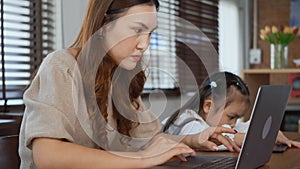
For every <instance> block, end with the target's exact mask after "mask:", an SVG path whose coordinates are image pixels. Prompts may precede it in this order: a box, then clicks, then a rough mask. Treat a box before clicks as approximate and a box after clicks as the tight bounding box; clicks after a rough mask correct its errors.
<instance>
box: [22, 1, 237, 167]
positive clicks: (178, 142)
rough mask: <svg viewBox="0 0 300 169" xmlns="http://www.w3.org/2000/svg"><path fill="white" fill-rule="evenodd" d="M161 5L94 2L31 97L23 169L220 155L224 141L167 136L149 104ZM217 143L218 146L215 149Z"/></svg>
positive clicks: (47, 63)
mask: <svg viewBox="0 0 300 169" xmlns="http://www.w3.org/2000/svg"><path fill="white" fill-rule="evenodd" d="M158 7H159V4H158V1H157V0H90V1H89V4H88V9H87V13H86V16H85V18H84V21H83V25H82V28H81V31H80V33H79V35H78V37H77V39H76V40H75V42H74V43H73V44H72V45H71V46H70V48H68V49H64V50H58V51H55V52H53V53H51V54H49V55H48V56H47V57H46V58H45V59H44V61H43V63H42V64H41V66H40V68H39V70H38V72H37V74H36V76H35V77H34V79H33V81H32V83H31V85H30V87H29V88H28V89H27V90H26V92H25V93H24V102H25V106H26V110H25V112H24V116H23V121H22V126H21V130H20V145H19V154H20V157H21V168H24V169H25V168H26V169H28V168H51V169H55V168H63V169H66V168H148V167H151V166H154V165H158V164H162V163H164V162H166V161H167V160H169V159H170V158H172V157H173V156H178V157H179V158H180V159H182V160H186V159H185V158H184V157H183V156H182V154H190V155H195V152H194V151H193V150H192V149H191V148H200V149H209V150H215V149H216V146H217V144H219V143H222V144H225V145H226V146H227V147H228V149H230V150H231V151H234V149H236V150H237V151H238V150H239V148H238V147H237V146H235V145H234V144H232V142H231V141H230V140H229V139H227V138H226V137H224V136H222V133H224V132H226V133H235V131H234V130H232V129H226V128H222V127H216V128H209V129H207V130H205V131H203V132H202V134H201V133H198V134H193V135H188V136H185V137H180V136H171V135H167V134H159V131H160V130H161V125H160V122H159V121H158V120H157V118H156V117H155V116H154V115H153V114H152V113H151V112H149V111H146V110H145V108H144V106H143V104H142V102H141V98H140V96H141V93H142V90H143V86H144V83H145V80H146V77H145V73H144V70H143V69H142V68H143V66H142V56H143V53H144V52H145V50H146V49H147V48H148V46H149V40H150V34H151V32H152V31H153V30H154V29H155V28H156V26H157V23H156V14H157V10H158ZM209 140H214V142H212V141H209Z"/></svg>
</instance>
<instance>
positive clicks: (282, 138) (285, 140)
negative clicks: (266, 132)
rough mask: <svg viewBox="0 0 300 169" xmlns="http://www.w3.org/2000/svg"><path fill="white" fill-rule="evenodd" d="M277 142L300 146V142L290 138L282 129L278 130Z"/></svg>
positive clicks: (289, 145)
mask: <svg viewBox="0 0 300 169" xmlns="http://www.w3.org/2000/svg"><path fill="white" fill-rule="evenodd" d="M276 143H283V144H286V145H287V146H288V147H292V146H294V147H297V148H300V142H298V141H293V140H290V139H288V138H287V137H286V136H285V135H284V134H283V133H282V132H281V131H279V132H278V135H277V138H276Z"/></svg>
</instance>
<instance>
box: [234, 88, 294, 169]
mask: <svg viewBox="0 0 300 169" xmlns="http://www.w3.org/2000/svg"><path fill="white" fill-rule="evenodd" d="M290 91H291V87H290V86H287V85H278V86H277V85H265V86H260V88H259V90H258V92H257V95H256V100H255V103H254V106H253V109H252V113H251V117H250V120H251V122H250V126H249V129H248V132H247V135H246V137H245V138H244V143H243V145H242V148H241V152H240V154H239V157H238V161H237V164H236V167H235V168H236V169H253V168H257V167H259V166H262V165H264V164H265V163H267V162H268V161H269V160H270V157H271V155H272V150H273V146H274V143H275V141H276V137H277V133H278V131H279V128H280V125H281V122H282V119H283V115H284V111H285V108H286V105H287V102H288V99H289V95H290Z"/></svg>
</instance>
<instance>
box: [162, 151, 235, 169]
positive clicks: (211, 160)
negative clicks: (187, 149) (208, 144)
mask: <svg viewBox="0 0 300 169" xmlns="http://www.w3.org/2000/svg"><path fill="white" fill-rule="evenodd" d="M187 160H188V161H187V162H182V161H180V160H174V161H171V162H168V163H166V164H165V165H164V166H170V167H171V168H184V169H234V167H235V164H236V162H237V157H232V156H221V155H203V154H198V155H196V156H194V157H188V158H187Z"/></svg>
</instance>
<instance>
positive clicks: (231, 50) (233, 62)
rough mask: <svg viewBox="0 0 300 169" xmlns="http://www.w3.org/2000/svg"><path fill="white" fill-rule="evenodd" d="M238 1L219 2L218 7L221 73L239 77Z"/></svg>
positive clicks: (240, 45)
mask: <svg viewBox="0 0 300 169" xmlns="http://www.w3.org/2000/svg"><path fill="white" fill-rule="evenodd" d="M239 13H240V11H239V0H221V1H220V6H219V40H220V42H219V55H220V58H219V65H220V69H221V70H223V71H230V72H233V73H235V74H238V75H240V74H241V71H242V69H243V65H244V64H243V61H244V59H243V57H244V55H243V41H244V40H243V38H241V26H240V25H241V23H240V18H239Z"/></svg>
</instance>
